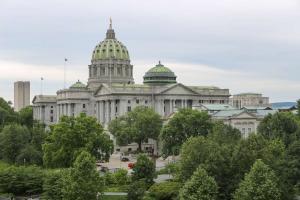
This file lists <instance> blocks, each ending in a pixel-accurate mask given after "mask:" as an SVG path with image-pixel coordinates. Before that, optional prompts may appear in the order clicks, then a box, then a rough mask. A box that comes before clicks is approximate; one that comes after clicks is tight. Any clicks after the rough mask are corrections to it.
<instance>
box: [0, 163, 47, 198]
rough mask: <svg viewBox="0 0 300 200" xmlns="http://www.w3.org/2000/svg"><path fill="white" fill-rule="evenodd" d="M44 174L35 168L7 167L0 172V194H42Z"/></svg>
mask: <svg viewBox="0 0 300 200" xmlns="http://www.w3.org/2000/svg"><path fill="white" fill-rule="evenodd" d="M43 178H44V173H43V171H42V170H41V169H40V168H38V167H35V166H29V167H24V166H20V167H15V166H9V167H7V168H3V169H2V170H1V171H0V192H2V193H12V194H14V195H31V194H39V193H41V192H42V185H43Z"/></svg>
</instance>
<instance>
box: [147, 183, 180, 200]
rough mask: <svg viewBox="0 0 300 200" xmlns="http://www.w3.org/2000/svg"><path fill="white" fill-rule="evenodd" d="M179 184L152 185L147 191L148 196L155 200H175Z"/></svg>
mask: <svg viewBox="0 0 300 200" xmlns="http://www.w3.org/2000/svg"><path fill="white" fill-rule="evenodd" d="M180 187H181V183H178V182H164V183H156V184H154V185H152V186H151V187H150V188H149V190H148V192H149V193H148V196H149V197H150V198H152V199H155V200H175V199H177V197H178V192H179V190H180Z"/></svg>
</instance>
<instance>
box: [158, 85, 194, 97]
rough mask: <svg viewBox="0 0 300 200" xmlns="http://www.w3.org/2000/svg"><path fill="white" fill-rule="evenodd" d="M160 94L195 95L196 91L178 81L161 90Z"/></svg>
mask: <svg viewBox="0 0 300 200" xmlns="http://www.w3.org/2000/svg"><path fill="white" fill-rule="evenodd" d="M160 94H178V95H179V94H181V95H195V94H198V93H197V92H195V91H194V90H192V89H191V88H189V87H187V86H185V85H183V84H181V83H178V84H176V85H173V86H170V87H169V88H167V89H165V90H163V91H161V92H160Z"/></svg>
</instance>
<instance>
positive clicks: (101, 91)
mask: <svg viewBox="0 0 300 200" xmlns="http://www.w3.org/2000/svg"><path fill="white" fill-rule="evenodd" d="M105 94H111V90H110V88H109V87H108V86H107V85H105V84H101V85H100V86H99V87H98V89H97V90H96V91H95V93H94V95H95V96H97V95H105Z"/></svg>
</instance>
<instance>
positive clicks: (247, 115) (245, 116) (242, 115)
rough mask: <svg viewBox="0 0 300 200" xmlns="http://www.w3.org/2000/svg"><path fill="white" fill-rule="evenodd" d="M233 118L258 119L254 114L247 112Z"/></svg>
mask: <svg viewBox="0 0 300 200" xmlns="http://www.w3.org/2000/svg"><path fill="white" fill-rule="evenodd" d="M231 118H235V119H256V118H257V117H256V116H255V115H254V114H252V113H249V112H246V111H245V112H242V113H239V114H237V115H233V116H232V117H231Z"/></svg>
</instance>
